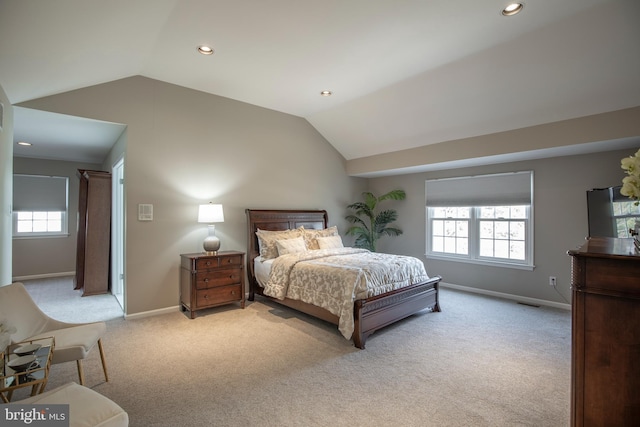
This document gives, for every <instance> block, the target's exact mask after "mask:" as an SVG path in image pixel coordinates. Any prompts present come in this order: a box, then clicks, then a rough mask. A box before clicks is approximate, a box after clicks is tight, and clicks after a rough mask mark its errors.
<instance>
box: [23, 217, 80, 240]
mask: <svg viewBox="0 0 640 427" xmlns="http://www.w3.org/2000/svg"><path fill="white" fill-rule="evenodd" d="M20 212H43V211H13V212H12V215H11V221H12V228H13V238H14V239H41V238H48V237H69V228H68V225H69V221H67V216H68V215H67V212H64V211H51V212H60V213H61V218H60V224H61V228H62V230H60V231H45V232H42V231H36V232H18V214H19V213H20Z"/></svg>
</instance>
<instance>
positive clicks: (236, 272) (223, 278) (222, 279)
mask: <svg viewBox="0 0 640 427" xmlns="http://www.w3.org/2000/svg"><path fill="white" fill-rule="evenodd" d="M241 276H242V269H241V268H220V269H217V270H211V271H203V272H197V273H196V289H208V288H215V287H217V286H225V285H234V284H237V283H240V280H241Z"/></svg>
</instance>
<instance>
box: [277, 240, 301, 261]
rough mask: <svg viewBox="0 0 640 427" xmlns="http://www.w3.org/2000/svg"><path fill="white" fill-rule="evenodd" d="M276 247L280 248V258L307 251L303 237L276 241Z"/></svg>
mask: <svg viewBox="0 0 640 427" xmlns="http://www.w3.org/2000/svg"><path fill="white" fill-rule="evenodd" d="M276 247H277V248H278V256H280V255H286V254H294V253H296V252H306V251H307V246H306V245H305V244H304V239H303V238H302V236H300V237H295V238H293V239H284V240H276Z"/></svg>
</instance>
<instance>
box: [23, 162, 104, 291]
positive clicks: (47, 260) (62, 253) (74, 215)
mask: <svg viewBox="0 0 640 427" xmlns="http://www.w3.org/2000/svg"><path fill="white" fill-rule="evenodd" d="M78 169H97V170H100V165H96V164H90V163H75V162H63V161H58V160H42V159H30V158H26V157H16V158H14V161H13V171H14V173H23V174H32V175H52V176H66V177H68V178H69V217H68V221H69V223H68V231H69V235H68V236H65V237H47V238H27V239H14V240H13V278H14V280H23V279H29V278H34V277H38V276H51V275H65V274H73V273H74V271H75V269H76V242H77V238H78V237H77V231H78V188H79V182H80V181H79V179H78V176H77V171H78Z"/></svg>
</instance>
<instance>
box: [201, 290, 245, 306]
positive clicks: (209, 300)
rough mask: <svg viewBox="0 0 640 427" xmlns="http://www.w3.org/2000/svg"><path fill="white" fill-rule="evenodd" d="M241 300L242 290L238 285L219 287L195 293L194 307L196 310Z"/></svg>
mask: <svg viewBox="0 0 640 427" xmlns="http://www.w3.org/2000/svg"><path fill="white" fill-rule="evenodd" d="M241 299H242V290H241V287H240V285H232V286H220V287H217V288H209V289H199V290H197V291H196V306H197V307H198V308H202V307H207V306H210V305H218V304H224V303H227V302H232V301H239V300H241Z"/></svg>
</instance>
